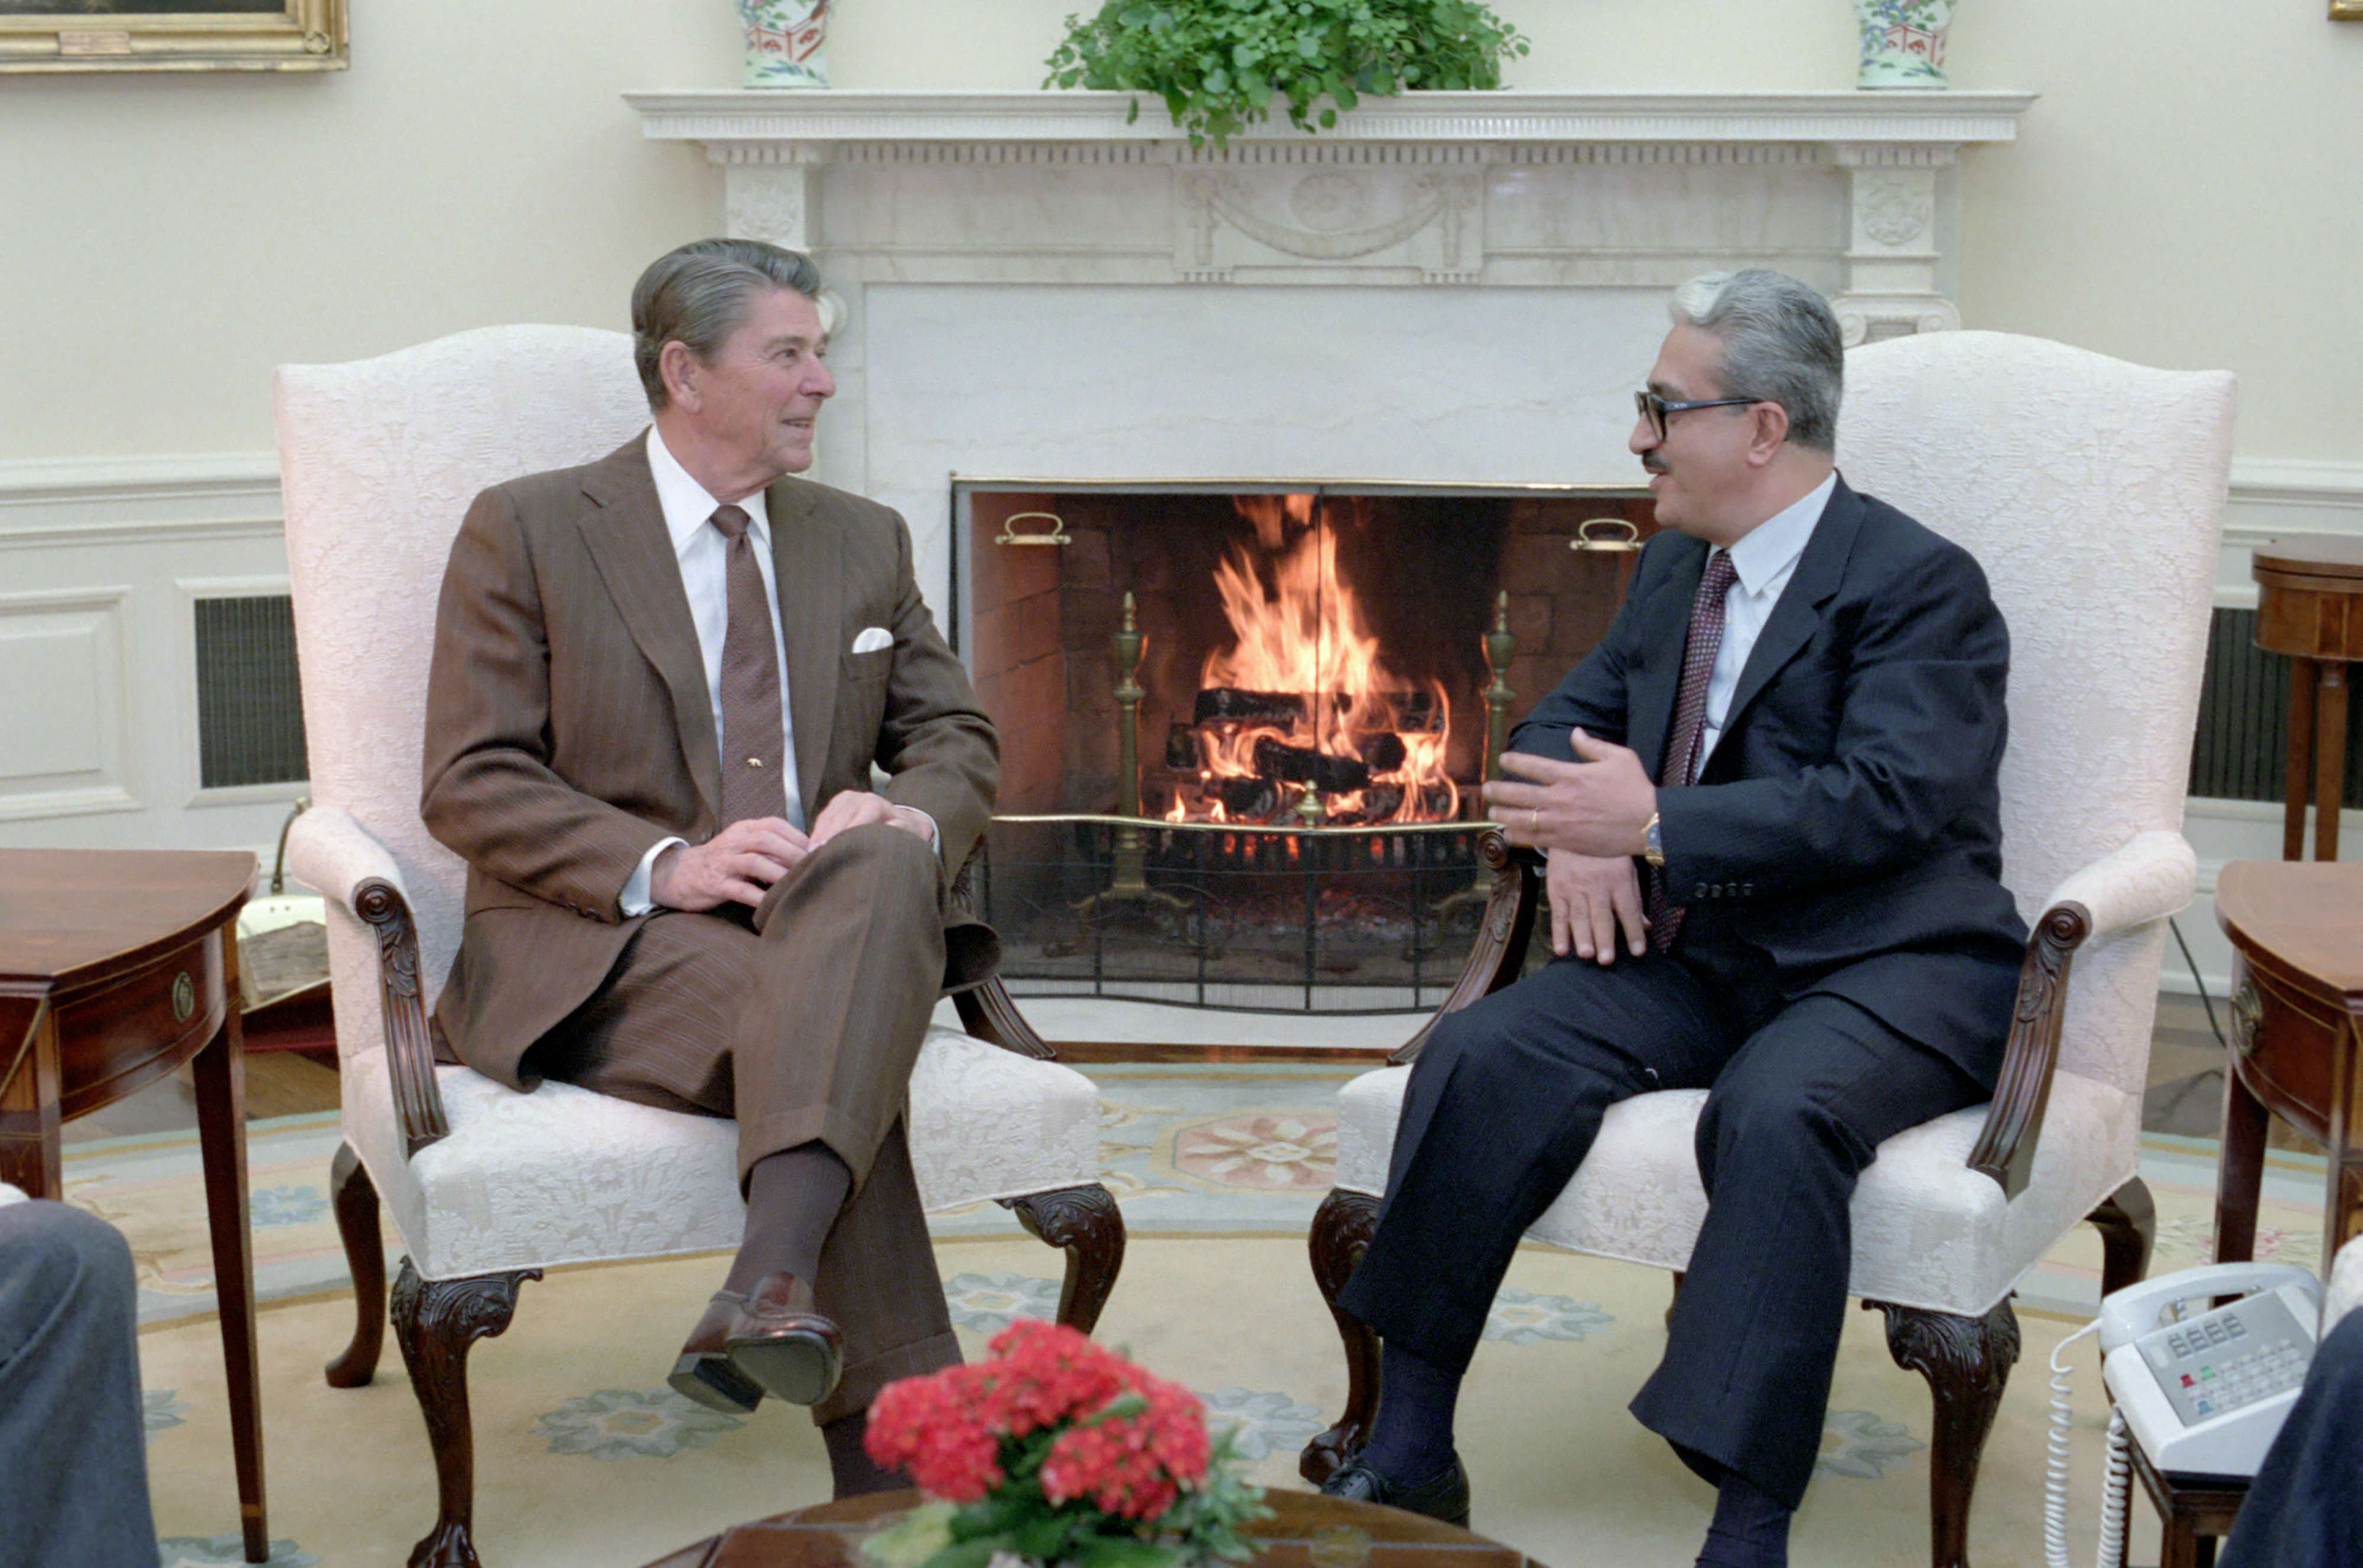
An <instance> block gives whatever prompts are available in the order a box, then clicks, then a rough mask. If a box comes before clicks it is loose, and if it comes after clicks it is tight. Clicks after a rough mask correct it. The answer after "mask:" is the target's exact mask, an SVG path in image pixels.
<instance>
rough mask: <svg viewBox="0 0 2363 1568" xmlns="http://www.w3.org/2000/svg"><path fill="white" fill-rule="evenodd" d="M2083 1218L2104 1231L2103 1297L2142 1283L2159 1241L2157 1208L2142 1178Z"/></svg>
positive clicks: (2137, 1177) (2102, 1250)
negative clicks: (2152, 1252) (2150, 1258)
mask: <svg viewBox="0 0 2363 1568" xmlns="http://www.w3.org/2000/svg"><path fill="white" fill-rule="evenodd" d="M2084 1218H2087V1219H2089V1220H2091V1222H2092V1224H2093V1225H2094V1226H2096V1227H2098V1228H2099V1229H2100V1232H2101V1294H2102V1296H2107V1295H2110V1294H2112V1293H2113V1292H2115V1291H2120V1290H2123V1289H2124V1288H2125V1287H2126V1286H2127V1285H2129V1284H2141V1282H2142V1280H2143V1279H2144V1278H2145V1277H2146V1276H2147V1274H2148V1273H2149V1257H2150V1249H2151V1247H2152V1246H2154V1245H2155V1244H2156V1242H2157V1240H2158V1207H2157V1206H2156V1205H2155V1204H2153V1203H2151V1202H2150V1196H2149V1188H2148V1187H2147V1186H2146V1185H2144V1184H2143V1183H2142V1179H2141V1178H2140V1177H2139V1176H2136V1177H2135V1178H2134V1179H2133V1180H2132V1181H2130V1182H2127V1183H2126V1184H2124V1186H2121V1187H2119V1188H2118V1189H2117V1190H2116V1191H2115V1192H2113V1193H2111V1194H2110V1195H2108V1197H2107V1198H2106V1199H2105V1200H2103V1201H2102V1205H2101V1207H2098V1208H2096V1209H2094V1210H2093V1211H2092V1212H2091V1213H2090V1214H2088V1215H2086V1216H2085V1217H2084Z"/></svg>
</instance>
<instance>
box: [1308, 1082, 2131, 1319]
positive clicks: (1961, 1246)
mask: <svg viewBox="0 0 2363 1568" xmlns="http://www.w3.org/2000/svg"><path fill="white" fill-rule="evenodd" d="M1410 1081H1411V1069H1410V1068H1408V1067H1385V1068H1381V1069H1380V1070H1378V1071H1377V1072H1375V1073H1363V1074H1362V1075H1361V1076H1360V1077H1359V1078H1356V1079H1354V1080H1353V1081H1352V1082H1351V1083H1349V1084H1347V1085H1346V1087H1345V1088H1344V1089H1343V1090H1342V1091H1340V1092H1339V1095H1338V1116H1337V1185H1339V1186H1341V1187H1344V1188H1347V1189H1348V1190H1349V1191H1353V1192H1359V1193H1366V1194H1368V1195H1371V1196H1373V1197H1375V1196H1378V1195H1380V1194H1381V1193H1382V1192H1383V1191H1384V1190H1385V1187H1386V1179H1387V1154H1388V1151H1389V1150H1390V1149H1392V1147H1393V1144H1394V1135H1395V1124H1396V1120H1397V1118H1399V1117H1400V1116H1401V1115H1402V1111H1403V1089H1404V1086H1405V1085H1406V1084H1409V1083H1410ZM2125 1099H2126V1096H2125V1095H2124V1094H2123V1093H2122V1092H2121V1091H2119V1090H2117V1089H2114V1088H2112V1087H2110V1086H2109V1085H2107V1084H2095V1083H2093V1082H2092V1081H2091V1080H2090V1079H2088V1078H2080V1077H2077V1076H2076V1075H2075V1074H2073V1073H2060V1074H2058V1076H2057V1077H2056V1078H2055V1079H2054V1080H2053V1083H2052V1087H2051V1104H2050V1110H2049V1113H2048V1115H2047V1118H2046V1120H2045V1123H2044V1134H2043V1139H2042V1141H2041V1142H2040V1143H2039V1144H2038V1145H2037V1146H2036V1171H2035V1178H2034V1180H2033V1181H2032V1182H2030V1183H2029V1184H2028V1185H2027V1189H2026V1191H2025V1193H2023V1194H2021V1195H2019V1197H2018V1199H2017V1201H2015V1202H2014V1203H2009V1204H2005V1203H2004V1202H2003V1201H2002V1188H2001V1187H2000V1186H1998V1185H1996V1184H1994V1182H1993V1181H1992V1180H1991V1179H1990V1178H1988V1177H1986V1176H1983V1175H1980V1173H1977V1172H1975V1171H1972V1170H1970V1169H1969V1166H1968V1165H1967V1163H1966V1162H1967V1160H1968V1159H1969V1150H1970V1149H1971V1147H1972V1146H1974V1145H1975V1144H1976V1142H1977V1140H1978V1132H1979V1129H1980V1128H1981V1127H1982V1126H1983V1125H1984V1122H1985V1107H1984V1106H1973V1107H1971V1108H1969V1109H1967V1110H1960V1111H1955V1112H1954V1113H1953V1114H1952V1115H1950V1116H1946V1117H1940V1118H1937V1119H1936V1120H1935V1121H1932V1122H1928V1123H1926V1124H1925V1125H1923V1126H1920V1127H1915V1128H1912V1129H1908V1130H1906V1131H1903V1132H1900V1133H1898V1134H1896V1135H1895V1136H1894V1137H1893V1138H1891V1139H1889V1140H1887V1141H1886V1142H1884V1143H1882V1144H1880V1146H1879V1158H1878V1159H1877V1160H1876V1161H1874V1162H1872V1164H1871V1166H1870V1168H1869V1170H1867V1171H1865V1172H1864V1173H1863V1174H1862V1180H1861V1182H1860V1184H1858V1185H1857V1186H1856V1188H1855V1195H1854V1204H1853V1214H1854V1268H1853V1273H1852V1276H1851V1277H1850V1278H1849V1279H1848V1281H1847V1292H1848V1293H1849V1294H1850V1295H1854V1296H1862V1297H1865V1298H1867V1299H1869V1300H1874V1301H1885V1302H1892V1303H1893V1304H1894V1305H1896V1306H1899V1307H1924V1308H1926V1309H1928V1310H1930V1311H1935V1312H1952V1313H1959V1314H1962V1315H1964V1316H1972V1317H1973V1316H1976V1315H1979V1314H1980V1313H1983V1312H1985V1311H1987V1310H1988V1309H1989V1308H1991V1307H1992V1306H1993V1304H1994V1303H1995V1302H1997V1301H2000V1300H2001V1299H2002V1296H2004V1295H2005V1294H2007V1293H2008V1292H2009V1291H2010V1289H2011V1288H2012V1287H2013V1286H2014V1285H2015V1284H2017V1283H2018V1280H2019V1277H2020V1276H2021V1275H2022V1274H2024V1273H2025V1272H2026V1271H2027V1270H2028V1269H2029V1268H2032V1267H2033V1266H2034V1265H2035V1263H2036V1261H2037V1260H2038V1259H2040V1258H2041V1257H2042V1256H2043V1254H2044V1252H2045V1251H2047V1249H2048V1248H2049V1247H2050V1246H2051V1245H2052V1243H2054V1242H2055V1241H2057V1240H2058V1238H2059V1237H2060V1236H2061V1235H2063V1234H2065V1233H2066V1232H2067V1231H2069V1230H2070V1229H2073V1228H2074V1227H2075V1226H2076V1225H2077V1223H2078V1222H2079V1221H2080V1220H2081V1219H2082V1218H2084V1216H2085V1215H2087V1214H2089V1213H2091V1210H2092V1209H2093V1207H2095V1206H2097V1205H2098V1204H2099V1203H2100V1202H2101V1201H2102V1199H2103V1198H2105V1197H2107V1196H2108V1195H2109V1194H2111V1193H2113V1192H2114V1191H2116V1189H2117V1188H2118V1187H2119V1186H2120V1185H2122V1184H2124V1182H2125V1181H2126V1180H2127V1179H2129V1178H2130V1177H2131V1176H2132V1175H2133V1173H2134V1170H2135V1164H2136V1157H2137V1154H2138V1148H2137V1144H2136V1140H2134V1139H2129V1138H2126V1137H2124V1136H2121V1135H2119V1133H2105V1134H2104V1133H2097V1132H2093V1131H2091V1130H2089V1129H2120V1132H2121V1130H2122V1129H2124V1128H2125V1127H2126V1126H2127V1125H2128V1117H2127V1111H2128V1107H2127V1106H2126V1105H2125V1104H2124V1101H2125ZM1705 1103H1706V1091H1705V1090H1703V1089H1669V1090H1665V1091H1663V1092H1660V1093H1658V1094H1654V1095H1637V1096H1636V1097H1634V1098H1632V1099H1629V1100H1625V1101H1622V1102H1620V1103H1618V1104H1617V1105H1614V1106H1610V1107H1609V1110H1608V1115H1607V1117H1606V1118H1604V1119H1603V1121H1602V1122H1601V1127H1600V1136H1599V1138H1598V1140H1595V1141H1594V1142H1593V1144H1592V1152H1591V1154H1590V1156H1589V1157H1588V1158H1587V1159H1586V1160H1585V1161H1584V1162H1583V1164H1582V1166H1581V1169H1579V1170H1578V1171H1577V1172H1576V1174H1575V1179H1574V1180H1573V1181H1571V1182H1570V1183H1569V1184H1568V1185H1567V1189H1566V1191H1564V1192H1562V1193H1561V1194H1560V1195H1559V1197H1558V1198H1557V1199H1556V1200H1554V1201H1553V1202H1552V1204H1551V1206H1550V1207H1548V1209H1545V1210H1544V1211H1543V1215H1542V1218H1540V1219H1538V1220H1537V1221H1536V1222H1535V1224H1534V1226H1533V1228H1532V1229H1529V1230H1527V1232H1526V1237H1527V1239H1528V1240H1534V1241H1542V1242H1546V1243H1548V1244H1549V1245H1551V1246H1554V1247H1563V1248H1566V1249H1567V1250H1568V1251H1573V1252H1583V1253H1587V1254H1589V1255H1591V1256H1592V1257H1599V1258H1615V1259H1619V1260H1622V1261H1624V1262H1634V1263H1646V1264H1648V1265H1650V1266H1651V1267H1653V1268H1661V1269H1681V1268H1683V1267H1685V1266H1686V1265H1687V1264H1688V1263H1689V1262H1690V1254H1691V1246H1692V1243H1693V1242H1694V1241H1695V1240H1697V1238H1698V1233H1699V1227H1700V1226H1701V1225H1703V1223H1705V1219H1706V1192H1705V1189H1704V1188H1703V1187H1702V1186H1701V1185H1700V1184H1699V1174H1698V1162H1697V1160H1696V1158H1695V1156H1694V1155H1693V1154H1692V1136H1693V1134H1694V1132H1695V1130H1696V1129H1697V1126H1698V1117H1699V1111H1700V1108H1701V1107H1702V1106H1704V1105H1705Z"/></svg>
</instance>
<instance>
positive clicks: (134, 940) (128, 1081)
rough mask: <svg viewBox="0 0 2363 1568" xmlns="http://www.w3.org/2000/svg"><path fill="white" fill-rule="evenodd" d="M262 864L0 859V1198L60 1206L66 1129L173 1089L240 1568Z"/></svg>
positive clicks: (248, 1523)
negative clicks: (246, 1040) (244, 1006)
mask: <svg viewBox="0 0 2363 1568" xmlns="http://www.w3.org/2000/svg"><path fill="white" fill-rule="evenodd" d="M253 880H254V857H253V856H252V855H250V854H243V853H240V854H223V853H195V852H177V851H97V850H0V1181H6V1182H9V1183H11V1184H14V1185H17V1186H19V1187H22V1188H24V1189H25V1190H26V1191H27V1192H28V1193H30V1194H32V1195H34V1196H35V1197H58V1196H61V1195H62V1193H63V1182H62V1180H61V1168H60V1162H59V1154H58V1129H59V1127H60V1126H61V1124H62V1123H64V1122H68V1121H72V1119H73V1118H76V1117H78V1116H84V1115H87V1114H88V1113H90V1112H92V1111H95V1110H98V1109H100V1108H101V1107H102V1106H109V1105H112V1104H114V1103H115V1102H116V1101H117V1100H119V1099H122V1098H123V1097H124V1096H125V1095H128V1094H131V1093H132V1092H133V1091H135V1090H138V1089H142V1088H145V1087H147V1086H148V1085H149V1084H152V1083H154V1082H156V1080H158V1079H159V1078H161V1077H163V1076H164V1075H165V1074H166V1073H171V1072H172V1070H173V1069H174V1068H176V1067H179V1066H180V1065H181V1064H182V1063H183V1062H188V1063H190V1064H191V1066H192V1068H193V1069H194V1073H195V1078H196V1093H197V1137H198V1141H199V1144H200V1145H201V1147H202V1148H203V1150H204V1156H205V1212H206V1216H207V1218H208V1219H209V1221H210V1224H211V1229H212V1231H213V1251H214V1287H215V1291H216V1296H218V1298H219V1301H220V1306H221V1330H222V1362H223V1366H224V1369H225V1370H226V1372H227V1374H228V1379H229V1428H230V1445H231V1448H232V1451H233V1452H234V1455H235V1458H236V1463H237V1469H238V1496H239V1523H240V1526H241V1528H242V1530H243V1533H244V1536H245V1545H246V1559H247V1561H248V1562H263V1561H264V1560H265V1559H267V1558H268V1557H269V1556H270V1554H271V1552H270V1532H269V1529H268V1528H267V1526H266V1523H265V1520H264V1517H263V1500H262V1417H261V1398H260V1395H259V1392H258V1388H257V1384H256V1371H255V1361H254V1251H253V1244H252V1237H251V1233H250V1230H249V1229H248V1221H247V1192H246V1071H245V1062H244V1059H243V1057H242V1055H241V1041H240V1037H239V1012H238V1005H237V1003H238V911H239V906H241V905H243V904H244V903H245V902H246V895H247V890H248V888H249V886H250V885H251V884H252V882H253Z"/></svg>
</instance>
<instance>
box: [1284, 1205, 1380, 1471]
mask: <svg viewBox="0 0 2363 1568" xmlns="http://www.w3.org/2000/svg"><path fill="white" fill-rule="evenodd" d="M1378 1227H1379V1200H1378V1199H1376V1198H1374V1197H1372V1196H1370V1195H1369V1194H1368V1193H1357V1192H1348V1191H1347V1190H1346V1189H1345V1188H1343V1187H1332V1188H1330V1189H1329V1195H1328V1196H1327V1197H1326V1198H1323V1199H1322V1200H1321V1208H1320V1210H1319V1212H1318V1213H1316V1214H1315V1215H1314V1217H1313V1230H1312V1235H1311V1238H1310V1245H1311V1248H1312V1253H1313V1283H1314V1284H1315V1285H1316V1286H1317V1287H1319V1289H1320V1292H1321V1299H1322V1301H1323V1302H1324V1303H1325V1304H1326V1305H1327V1307H1328V1308H1329V1317H1330V1318H1331V1319H1332V1320H1333V1321H1334V1322H1335V1323H1336V1324H1337V1338H1338V1340H1339V1341H1340V1342H1341V1343H1342V1344H1343V1345H1344V1347H1345V1351H1346V1408H1345V1409H1344V1410H1343V1411H1342V1412H1341V1413H1340V1414H1339V1415H1338V1417H1337V1425H1336V1426H1334V1427H1331V1428H1330V1429H1328V1430H1327V1431H1326V1432H1323V1433H1322V1434H1320V1435H1319V1436H1318V1437H1316V1438H1315V1439H1314V1440H1312V1441H1311V1442H1309V1443H1306V1444H1305V1445H1304V1452H1303V1453H1302V1454H1300V1455H1299V1456H1298V1458H1297V1462H1296V1473H1298V1474H1300V1475H1302V1476H1304V1479H1306V1480H1307V1481H1310V1482H1312V1483H1313V1484H1314V1485H1316V1486H1318V1485H1321V1483H1323V1482H1324V1481H1326V1480H1328V1479H1329V1475H1330V1473H1331V1472H1332V1471H1334V1470H1336V1469H1337V1466H1338V1465H1340V1464H1342V1463H1344V1462H1345V1461H1346V1456H1347V1455H1348V1454H1349V1453H1351V1452H1353V1451H1354V1450H1355V1449H1357V1448H1359V1447H1360V1446H1361V1442H1362V1439H1363V1437H1364V1436H1365V1435H1367V1434H1368V1433H1369V1431H1370V1420H1371V1418H1372V1417H1373V1416H1375V1415H1376V1414H1377V1413H1378V1407H1379V1337H1378V1336H1377V1335H1376V1334H1373V1333H1371V1332H1370V1327H1369V1325H1367V1324H1365V1323H1364V1322H1363V1321H1362V1320H1361V1319H1360V1318H1357V1317H1355V1316H1354V1315H1353V1314H1351V1313H1349V1312H1347V1311H1344V1310H1342V1309H1341V1308H1339V1307H1338V1306H1337V1296H1338V1293H1339V1292H1341V1291H1343V1290H1344V1289H1345V1288H1346V1281H1347V1280H1348V1278H1349V1277H1350V1276H1351V1275H1352V1274H1353V1273H1354V1266H1355V1265H1356V1264H1357V1263H1359V1262H1361V1261H1362V1254H1363V1253H1364V1252H1365V1251H1369V1250H1370V1235H1371V1232H1373V1231H1375V1230H1376V1229H1378Z"/></svg>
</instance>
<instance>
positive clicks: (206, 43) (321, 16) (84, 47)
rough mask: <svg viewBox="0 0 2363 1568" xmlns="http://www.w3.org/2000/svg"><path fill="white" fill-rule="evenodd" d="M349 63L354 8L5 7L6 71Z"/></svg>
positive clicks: (261, 1) (54, 2) (58, 1)
mask: <svg viewBox="0 0 2363 1568" xmlns="http://www.w3.org/2000/svg"><path fill="white" fill-rule="evenodd" d="M345 64H346V45H345V0H0V72H12V71H14V72H24V71H83V72H87V71H342V70H343V69H344V68H345Z"/></svg>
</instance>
